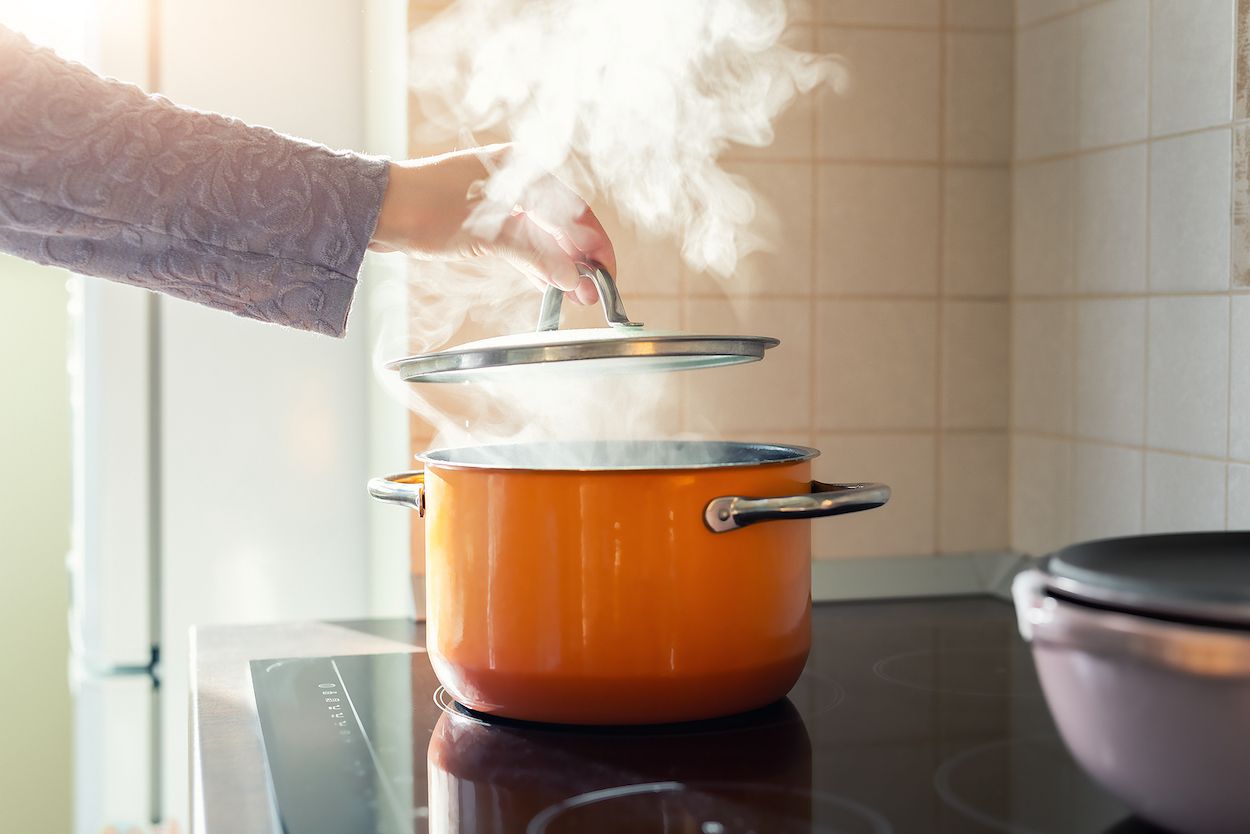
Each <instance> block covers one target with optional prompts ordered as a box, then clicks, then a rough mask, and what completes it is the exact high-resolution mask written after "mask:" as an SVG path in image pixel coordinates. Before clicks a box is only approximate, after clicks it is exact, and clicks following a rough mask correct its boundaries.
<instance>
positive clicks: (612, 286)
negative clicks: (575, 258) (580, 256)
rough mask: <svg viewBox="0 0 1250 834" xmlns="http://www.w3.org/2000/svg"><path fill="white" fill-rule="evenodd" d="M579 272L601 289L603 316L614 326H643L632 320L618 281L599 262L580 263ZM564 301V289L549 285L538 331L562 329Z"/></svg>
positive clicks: (544, 295)
mask: <svg viewBox="0 0 1250 834" xmlns="http://www.w3.org/2000/svg"><path fill="white" fill-rule="evenodd" d="M577 274H578V275H580V276H581V277H583V278H589V279H590V280H591V281H593V282H594V284H595V289H597V290H598V291H599V303H600V304H601V305H602V306H603V317H604V318H605V319H607V320H608V324H609V325H611V326H612V327H642V322H637V321H630V320H629V314H628V313H626V312H625V305H624V304H622V303H621V295H620V293H618V292H617V291H616V281H614V280H612V276H611V275H610V274H608V271H607V270H606V269H604V268H603V266H602V265H601V264H597V263H593V262H591V263H580V262H579V263H578V264H577ZM563 301H564V290H562V289H560V288H559V287H557V286H555V285H551V286H548V287H547V289H546V290H545V291H544V292H543V304H542V307H541V308H540V309H539V311H538V327H537V328H536V329H537V330H538V332H540V333H541V332H543V331H544V330H559V329H560V306H561V304H562V303H563Z"/></svg>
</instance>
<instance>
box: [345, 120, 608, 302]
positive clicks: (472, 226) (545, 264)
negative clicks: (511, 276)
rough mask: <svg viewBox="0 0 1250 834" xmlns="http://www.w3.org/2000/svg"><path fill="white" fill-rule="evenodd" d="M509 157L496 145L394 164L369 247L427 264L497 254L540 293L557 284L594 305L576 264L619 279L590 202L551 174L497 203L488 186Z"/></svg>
mask: <svg viewBox="0 0 1250 834" xmlns="http://www.w3.org/2000/svg"><path fill="white" fill-rule="evenodd" d="M508 152H509V147H508V146H506V145H492V146H488V147H483V148H471V149H468V150H464V151H456V152H454V153H449V154H443V155H441V156H434V157H428V158H425V159H411V160H408V161H406V162H393V163H391V170H390V182H389V184H388V185H387V189H386V195H385V197H383V200H382V209H381V211H380V212H379V214H378V224H377V229H376V230H375V231H374V234H373V241H372V242H371V243H370V244H369V248H370V249H374V250H377V251H383V252H389V251H398V252H404V253H406V254H408V255H411V256H413V257H416V258H422V259H426V260H458V259H461V258H475V257H481V256H484V255H496V256H500V257H503V258H506V259H507V260H508V261H509V262H511V263H512V264H513V265H515V266H516V267H517V268H518V269H520V270H521V271H522V272H523V273H524V274H525V275H526V276H527V277H529V278H530V280H531V281H533V282H534V283H535V285H536V286H538V287H539V288H543V289H545V288H546V287H547V286H548V285H555V286H557V287H559V288H560V289H562V290H565V294H566V296H568V297H569V298H570V299H572V300H574V301H576V302H578V303H581V304H594V303H595V302H596V301H598V298H599V295H598V292H597V291H596V290H595V286H594V284H593V283H592V282H591V281H590V280H589V279H586V278H581V277H580V276H579V275H578V272H577V268H576V266H575V264H576V263H577V262H578V261H596V262H598V263H600V264H602V265H603V266H604V267H605V268H607V270H608V272H610V273H612V274H613V275H615V274H616V255H615V253H614V252H613V251H612V242H611V241H610V240H608V235H607V232H605V231H604V230H603V226H602V225H600V223H599V220H598V219H597V218H596V217H595V215H594V213H593V212H592V211H591V210H590V207H589V206H587V205H586V203H585V201H583V200H582V199H581V198H580V197H578V196H577V195H576V194H574V193H573V192H572V191H571V190H570V189H569V188H568V186H566V185H564V183H562V182H560V181H559V180H558V179H556V178H555V177H554V176H551V175H550V174H547V175H544V176H542V177H540V178H538V180H537V181H535V182H534V183H532V184H530V185H529V186H527V187H526V189H525V190H524V192H523V194H522V196H521V198H520V199H519V200H518V201H517V202H516V204H515V205H510V206H504V205H502V204H500V203H499V202H498V201H492V198H491V197H490V196H489V195H487V193H486V189H485V188H484V187H483V186H484V183H485V181H486V179H487V178H488V176H489V174H490V172H491V170H493V169H494V168H495V167H496V166H497V165H498V164H500V163H501V162H502V159H503V157H504V156H505V155H506V154H507V153H508Z"/></svg>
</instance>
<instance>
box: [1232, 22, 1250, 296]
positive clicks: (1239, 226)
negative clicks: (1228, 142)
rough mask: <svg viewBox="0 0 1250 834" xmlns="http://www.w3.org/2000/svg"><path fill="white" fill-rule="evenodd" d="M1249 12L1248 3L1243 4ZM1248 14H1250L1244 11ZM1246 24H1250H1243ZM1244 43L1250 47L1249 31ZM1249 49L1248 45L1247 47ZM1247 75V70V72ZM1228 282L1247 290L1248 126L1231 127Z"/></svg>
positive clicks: (1249, 230) (1249, 265)
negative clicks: (1231, 172)
mask: <svg viewBox="0 0 1250 834" xmlns="http://www.w3.org/2000/svg"><path fill="white" fill-rule="evenodd" d="M1245 8H1246V9H1247V10H1250V2H1247V3H1246V4H1245ZM1247 14H1248V15H1250V11H1247ZM1247 23H1248V25H1250V21H1248V22H1247ZM1246 42H1247V44H1248V45H1250V32H1247V36H1246ZM1248 48H1250V46H1248ZM1247 72H1248V73H1250V69H1248V70H1247ZM1246 95H1247V97H1250V80H1248V82H1247V92H1246ZM1232 241H1233V246H1232V249H1233V251H1232V260H1233V264H1232V280H1233V286H1234V287H1250V125H1244V124H1242V125H1237V126H1236V127H1234V128H1233V228H1232Z"/></svg>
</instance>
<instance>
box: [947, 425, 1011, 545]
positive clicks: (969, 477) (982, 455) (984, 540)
mask: <svg viewBox="0 0 1250 834" xmlns="http://www.w3.org/2000/svg"><path fill="white" fill-rule="evenodd" d="M1008 463H1009V461H1008V440H1007V435H1005V434H966V435H965V434H956V435H947V436H945V437H943V438H942V464H941V476H940V477H941V483H940V485H939V489H940V502H941V508H940V510H939V516H940V518H939V522H938V550H939V551H941V552H942V553H972V552H977V551H986V550H1003V549H1005V548H1006V547H1008V545H1009V542H1008V538H1009V536H1008V529H1007V523H1008V510H1009V508H1008V506H1007V490H1005V489H1003V485H1004V484H1005V483H1006V482H1007V471H1008V470H1007V467H1008Z"/></svg>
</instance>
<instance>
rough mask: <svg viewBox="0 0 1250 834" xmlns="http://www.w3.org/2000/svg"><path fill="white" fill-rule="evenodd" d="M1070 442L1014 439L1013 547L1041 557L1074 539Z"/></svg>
mask: <svg viewBox="0 0 1250 834" xmlns="http://www.w3.org/2000/svg"><path fill="white" fill-rule="evenodd" d="M1071 445H1072V444H1071V443H1068V442H1066V441H1060V440H1051V439H1048V438H1041V437H1031V436H1029V435H1019V434H1017V435H1014V436H1013V437H1012V438H1011V546H1012V548H1013V549H1015V550H1018V551H1020V552H1021V553H1027V554H1030V555H1033V556H1041V555H1043V554H1045V553H1049V552H1050V551H1052V550H1054V549H1056V548H1058V547H1062V546H1063V545H1065V544H1068V543H1069V542H1070V541H1071V533H1070V531H1071V519H1070V516H1069V503H1070V502H1069V501H1068V489H1069V484H1070V482H1071V471H1070V468H1069V467H1070V463H1071V462H1070V455H1071Z"/></svg>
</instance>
